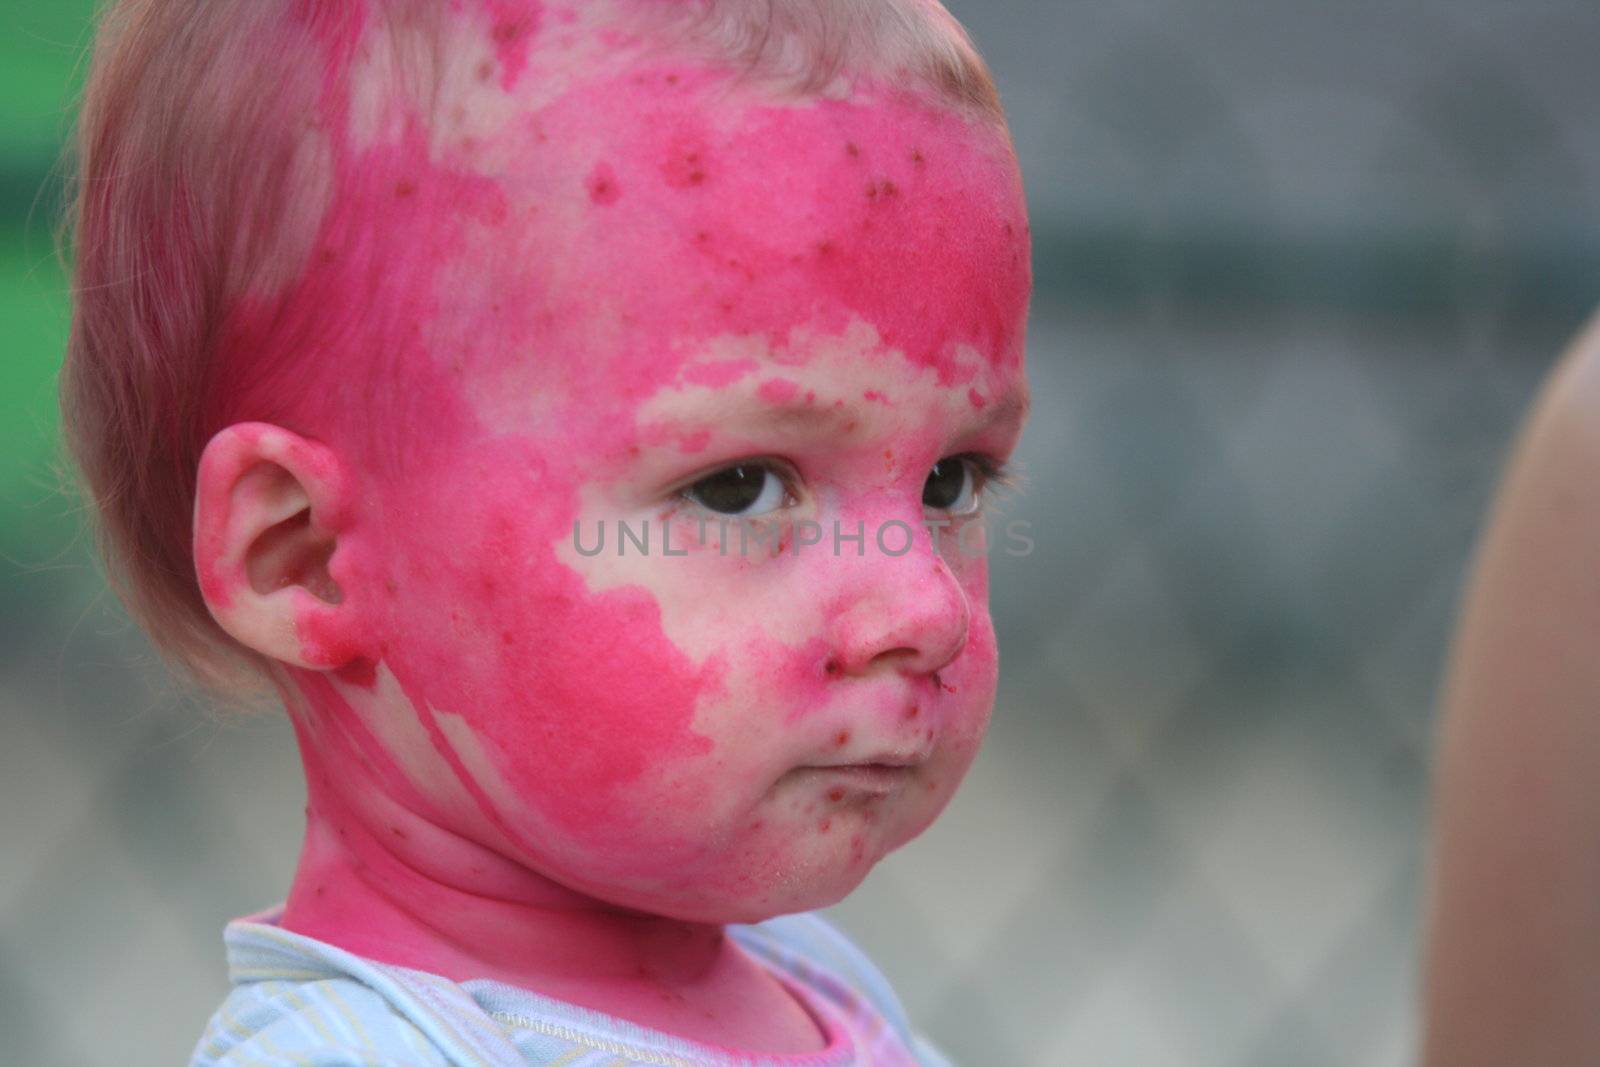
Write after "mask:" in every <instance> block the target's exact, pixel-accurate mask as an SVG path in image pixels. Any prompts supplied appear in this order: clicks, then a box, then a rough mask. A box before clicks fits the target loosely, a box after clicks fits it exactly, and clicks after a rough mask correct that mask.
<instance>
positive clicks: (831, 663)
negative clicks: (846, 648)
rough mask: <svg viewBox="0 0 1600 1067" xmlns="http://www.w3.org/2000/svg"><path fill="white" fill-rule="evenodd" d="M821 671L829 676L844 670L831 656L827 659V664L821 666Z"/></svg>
mask: <svg viewBox="0 0 1600 1067" xmlns="http://www.w3.org/2000/svg"><path fill="white" fill-rule="evenodd" d="M822 669H823V671H824V672H825V673H827V674H829V675H835V674H838V673H839V672H840V671H842V670H844V668H843V667H842V666H840V664H839V661H838V659H837V658H835V657H833V656H829V657H828V662H826V663H824V664H823V665H822Z"/></svg>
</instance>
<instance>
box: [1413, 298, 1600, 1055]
mask: <svg viewBox="0 0 1600 1067" xmlns="http://www.w3.org/2000/svg"><path fill="white" fill-rule="evenodd" d="M1596 766H1600V320H1591V321H1590V323H1589V325H1588V326H1587V327H1586V328H1585V329H1584V330H1583V331H1582V332H1581V333H1580V335H1579V336H1578V338H1577V339H1576V340H1575V341H1574V342H1573V343H1572V345H1571V346H1570V347H1569V349H1568V351H1567V352H1566V354H1565V355H1564V356H1563V357H1562V359H1561V360H1560V362H1559V363H1558V364H1557V365H1556V366H1555V368H1554V369H1553V370H1552V372H1551V373H1550V375H1549V376H1548V377H1547V379H1546V381H1545V384H1544V386H1543V388H1542V389H1541V391H1540V393H1539V397H1538V399H1537V401H1536V402H1535V403H1534V405H1533V409H1532V411H1531V413H1530V414H1529V416H1528V418H1527V420H1526V421H1525V423H1524V425H1523V427H1522V430H1521V432H1520V434H1519V435H1518V438H1517V443H1516V446H1515V448H1514V450H1513V452H1512V455H1511V459H1510V462H1509V464H1508V465H1507V467H1506V470H1505V473H1504V477H1503V479H1502V483H1501V486H1500V490H1499V493H1498V495H1497V498H1496V500H1495V504H1494V508H1493V511H1492V513H1491V516H1490V520H1489V523H1488V525H1487V527H1486V530H1485V533H1484V534H1483V537H1482V539H1481V541H1480V543H1479V546H1478V552H1477V557H1476V559H1475V560H1474V563H1473V567H1472V573H1471V575H1470V580H1469V581H1468V583H1467V585H1466V591H1465V595H1464V597H1463V599H1462V603H1461V613H1460V617H1459V619H1458V623H1457V629H1456V633H1455V638H1454V642H1453V644H1452V647H1451V652H1450V662H1449V665H1448V669H1447V670H1446V672H1445V684H1444V687H1443V692H1442V694H1441V699H1440V704H1439V735H1438V741H1437V746H1436V749H1435V752H1434V774H1435V781H1434V811H1433V839H1432V842H1431V847H1432V856H1431V863H1430V886H1429V900H1428V904H1429V907H1428V931H1427V941H1428V944H1427V952H1426V957H1427V958H1426V967H1425V970H1426V979H1427V981H1426V986H1427V989H1426V1009H1425V1010H1426V1016H1427V1027H1426V1029H1427V1040H1426V1050H1425V1059H1424V1062H1425V1063H1426V1064H1428V1067H1434V1065H1436V1064H1437V1065H1450V1067H1476V1065H1479V1064H1483V1065H1485V1067H1487V1065H1490V1064H1495V1065H1498V1064H1503V1063H1511V1062H1516V1063H1521V1064H1526V1065H1530V1067H1536V1065H1545V1064H1549V1065H1552V1067H1554V1065H1556V1064H1570V1063H1592V1062H1600V1013H1597V1012H1596V1010H1595V1008H1596V1006H1597V1005H1600V776H1597V775H1596V774H1595V773H1594V768H1595V767H1596Z"/></svg>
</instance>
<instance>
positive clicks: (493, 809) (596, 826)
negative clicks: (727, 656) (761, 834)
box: [373, 443, 721, 847]
mask: <svg viewBox="0 0 1600 1067" xmlns="http://www.w3.org/2000/svg"><path fill="white" fill-rule="evenodd" d="M539 454H540V452H539V451H536V450H535V449H534V448H532V447H531V446H529V445H527V444H516V443H503V444H498V445H495V446H493V447H490V448H483V449H478V450H476V451H475V452H474V453H473V455H472V457H471V463H470V465H471V466H472V467H473V468H474V470H473V471H472V473H471V474H470V476H467V472H465V471H462V470H460V469H453V470H441V471H438V472H435V473H434V475H433V476H424V477H422V478H421V479H419V488H417V489H413V490H411V491H410V492H409V493H408V494H407V497H406V499H405V501H404V502H403V505H404V506H401V507H396V508H394V509H393V511H394V514H393V516H392V519H391V522H390V525H391V527H392V528H394V529H396V530H397V531H399V532H397V534H396V535H395V537H394V541H393V543H392V545H391V546H390V547H391V550H390V551H389V552H388V553H387V554H386V557H385V562H386V567H387V568H388V569H387V570H386V571H385V573H383V574H381V575H377V576H375V577H376V579H377V581H376V582H374V583H373V585H374V587H375V588H378V589H382V590H384V591H385V594H384V597H383V600H382V603H381V605H380V607H379V611H378V613H377V614H378V620H377V625H378V628H379V629H380V631H381V634H382V637H381V643H380V648H381V649H382V654H383V657H384V659H385V660H386V662H387V663H388V665H389V667H390V669H391V670H392V671H393V673H394V675H395V677H396V678H397V679H398V681H399V682H400V684H401V686H402V687H403V688H404V690H405V693H406V695H407V697H408V698H409V699H410V701H411V702H412V704H413V705H414V706H415V708H416V711H417V714H418V715H419V717H420V718H421V719H422V720H423V722H424V724H425V725H429V728H430V730H431V732H432V734H433V737H434V740H435V743H436V744H438V745H439V746H440V747H441V748H442V749H444V750H446V754H447V758H450V759H451V760H452V764H453V765H454V766H455V767H456V769H457V773H458V776H460V777H462V778H463V779H470V780H472V781H475V782H476V783H477V785H476V787H475V788H477V789H479V790H480V791H481V792H480V794H479V797H478V799H479V802H480V805H481V806H482V807H483V808H484V809H485V812H486V813H487V814H489V815H490V816H491V817H492V818H493V819H494V820H495V821H497V822H499V823H500V828H501V829H502V830H503V831H505V832H506V833H507V834H508V835H509V836H511V837H512V839H513V840H518V841H527V840H528V839H529V832H530V831H533V830H541V831H547V830H550V829H555V830H557V831H559V832H561V833H564V834H565V835H567V836H568V837H571V838H582V839H584V840H585V841H586V843H587V844H589V845H591V846H595V845H610V846H614V847H623V846H626V845H627V844H629V843H630V842H631V841H632V840H633V839H634V836H635V835H637V834H638V833H639V832H640V825H639V824H638V822H637V821H636V820H638V819H639V817H640V816H641V815H644V814H646V812H644V811H641V807H640V805H639V804H637V803H625V802H622V798H624V797H628V796H630V795H631V793H632V792H633V791H635V790H637V789H638V788H640V785H641V783H642V782H644V781H645V779H646V775H647V772H648V771H649V770H650V769H651V768H652V766H653V765H655V764H657V763H660V762H668V763H671V762H676V761H682V760H691V759H695V758H699V757H703V756H704V755H705V754H706V753H707V752H708V750H709V749H710V748H711V742H710V741H709V740H708V739H707V738H706V737H704V736H702V735H700V734H699V733H697V732H696V731H695V730H694V729H693V724H692V720H693V716H694V709H695V707H696V705H697V703H698V702H699V701H700V700H701V698H702V696H704V695H705V694H707V693H714V692H716V691H718V689H719V688H720V685H721V680H720V679H721V669H720V665H719V664H718V663H717V662H716V661H715V660H714V659H713V660H708V661H706V662H705V663H703V664H699V663H696V662H695V661H692V660H691V659H690V658H689V657H688V656H686V655H685V654H684V653H683V652H682V651H681V650H680V649H679V648H678V647H677V646H676V645H674V644H673V643H672V642H671V641H670V640H668V638H667V637H666V635H665V633H664V632H663V629H662V623H661V618H660V614H659V611H658V609H657V607H656V602H655V599H654V598H653V597H652V596H650V595H649V594H648V593H646V592H644V591H641V590H639V589H637V588H636V587H635V588H617V589H610V590H603V591H598V592H595V591H591V590H589V589H588V588H586V586H585V585H584V583H583V582H582V580H581V579H580V577H579V576H578V575H577V574H575V573H574V572H573V571H572V570H570V569H569V568H567V567H565V566H563V565H561V564H560V562H559V561H558V559H557V546H558V545H560V544H561V543H562V542H563V540H564V539H565V538H568V537H570V532H571V524H572V519H573V515H574V512H575V506H576V499H577V498H576V493H575V492H574V487H573V486H571V485H570V484H563V482H562V480H561V478H560V476H559V475H558V474H554V473H552V472H551V471H550V470H549V469H548V467H547V466H546V465H545V464H543V463H541V461H540V460H539V458H538V456H539ZM441 716H452V717H455V718H458V719H459V720H460V721H461V723H462V725H463V726H464V727H465V729H464V730H455V731H451V730H447V729H445V728H443V727H441V726H440V717H441ZM452 733H454V734H455V735H458V736H465V735H466V734H470V735H472V736H473V737H475V738H476V739H477V742H476V743H477V744H478V746H479V747H480V748H481V755H479V756H477V757H475V759H476V760H480V761H482V762H484V763H487V765H488V769H489V770H490V771H492V772H493V773H492V776H491V775H486V774H484V773H483V770H484V769H483V768H481V767H479V768H477V769H475V768H474V767H473V766H472V765H471V764H472V761H469V760H468V759H467V758H465V757H464V756H463V754H462V753H461V752H460V751H459V748H460V746H459V745H453V744H452V742H451V735H452ZM486 779H487V780H486ZM502 792H505V793H509V794H510V795H509V796H505V795H499V794H501V793H502ZM525 816H527V817H531V818H532V819H533V820H534V823H535V825H533V826H527V825H520V824H517V822H516V820H518V819H521V818H523V817H525Z"/></svg>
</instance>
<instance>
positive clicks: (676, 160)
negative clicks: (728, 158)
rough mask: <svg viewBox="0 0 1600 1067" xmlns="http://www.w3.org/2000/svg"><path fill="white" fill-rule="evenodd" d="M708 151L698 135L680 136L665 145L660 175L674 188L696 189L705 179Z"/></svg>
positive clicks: (707, 168)
mask: <svg viewBox="0 0 1600 1067" xmlns="http://www.w3.org/2000/svg"><path fill="white" fill-rule="evenodd" d="M708 160H709V153H708V152H707V149H706V146H705V142H704V141H703V140H702V139H700V138H698V137H688V136H681V137H678V138H676V139H674V140H673V141H672V142H671V144H669V145H668V147H667V154H666V158H665V159H664V160H662V163H661V176H662V177H663V178H664V179H666V183H667V184H668V185H669V186H671V187H672V188H674V189H697V188H699V187H700V186H702V185H704V184H705V183H706V181H707V175H708V171H709V165H708Z"/></svg>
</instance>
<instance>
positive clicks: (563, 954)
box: [283, 701, 737, 995]
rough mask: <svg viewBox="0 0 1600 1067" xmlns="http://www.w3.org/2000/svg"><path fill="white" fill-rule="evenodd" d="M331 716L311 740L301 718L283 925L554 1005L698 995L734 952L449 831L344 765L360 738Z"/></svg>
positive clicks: (713, 936)
mask: <svg viewBox="0 0 1600 1067" xmlns="http://www.w3.org/2000/svg"><path fill="white" fill-rule="evenodd" d="M315 703H321V701H316V702H314V704H315ZM328 710H331V709H322V708H318V707H315V706H314V705H313V706H312V707H311V708H307V709H305V711H306V712H309V713H310V714H312V715H319V716H324V717H323V719H322V721H321V722H319V723H318V725H317V729H315V730H308V729H306V728H305V724H304V723H303V722H302V721H301V720H302V718H303V715H297V716H296V717H295V718H296V730H297V733H298V735H299V738H300V742H301V756H302V759H303V761H304V764H305V769H306V783H307V806H306V835H305V842H304V845H303V847H302V849H301V854H300V862H299V866H298V868H297V869H296V873H295V879H294V884H293V886H292V888H291V889H290V892H289V899H288V903H287V905H286V907H285V911H284V917H283V925H284V926H285V927H286V928H288V929H291V930H294V931H296V932H298V933H303V934H306V935H307V936H310V937H315V938H317V939H318V940H322V941H326V942H329V943H331V944H335V945H338V946H340V947H341V948H345V949H347V950H349V951H352V952H355V953H356V954H358V955H361V956H365V957H368V958H370V959H376V960H380V961H383V962H386V963H394V964H399V965H402V966H406V967H411V968H414V969H417V970H423V971H428V972H431V973H434V974H439V975H443V976H444V977H447V978H451V979H454V980H458V981H462V980H466V979H469V978H492V979H495V980H497V981H502V982H507V983H510V984H512V985H517V986H521V987H524V988H529V989H535V990H540V991H547V992H552V993H553V994H554V995H560V994H559V993H558V992H556V990H557V989H567V990H573V989H581V988H589V987H592V988H604V987H607V986H612V985H628V984H637V983H643V984H645V985H652V986H654V985H665V986H669V987H679V988H681V987H693V986H697V985H704V984H706V983H710V982H714V981H715V980H716V978H717V976H718V974H719V972H720V971H721V970H722V969H724V968H726V967H727V966H728V965H729V960H730V958H731V957H733V956H734V954H735V953H736V952H737V949H736V947H735V946H734V945H733V944H732V943H731V941H729V939H727V938H726V936H725V934H724V930H723V927H722V926H721V925H720V924H715V923H699V922H685V921H681V920H677V919H670V918H665V917H662V916H659V915H651V914H648V913H645V912H640V911H636V910H632V909H628V908H623V907H619V906H616V905H613V904H610V903H607V902H606V901H603V900H599V899H597V898H595V897H592V896H589V895H587V894H585V893H582V892H579V891H576V890H573V889H570V888H568V887H566V886H564V885H561V884H560V883H558V882H555V881H553V880H552V879H550V878H548V877H546V876H544V875H543V874H540V873H539V872H538V871H535V870H533V869H531V868H529V867H528V866H525V865H524V864H523V863H521V862H518V861H517V860H515V859H512V858H510V857H508V856H507V855H505V854H504V853H503V852H501V851H498V850H497V849H495V848H493V847H490V846H488V845H485V844H483V843H480V842H479V841H476V840H473V839H471V838H469V837H468V836H466V835H464V834H463V833H460V832H458V831H456V830H454V829H452V828H451V827H449V826H447V825H445V823H444V822H443V820H441V819H439V818H436V817H434V816H433V813H432V812H430V811H428V810H427V809H428V808H429V807H430V805H428V804H426V803H422V802H419V801H420V798H418V797H416V796H396V795H395V794H396V793H405V792H408V791H407V790H400V789H395V788H393V785H394V782H393V780H392V776H391V775H386V774H384V773H383V768H382V767H381V765H380V764H381V761H379V760H377V759H374V758H373V756H372V755H370V754H366V758H349V757H351V756H354V755H355V753H353V752H346V751H342V750H343V749H345V748H346V747H348V746H349V745H350V744H351V743H352V742H353V741H354V740H355V739H354V738H352V737H351V736H350V732H351V731H349V730H347V729H340V728H339V727H340V725H341V724H339V723H337V722H335V721H331V720H330V719H329V718H328V717H326V716H325V715H324V713H325V712H326V711H328ZM348 713H350V709H348V707H347V708H345V709H343V710H342V714H348ZM313 735H315V741H314V742H313V739H312V737H313ZM363 747H365V746H363ZM386 779H390V780H388V781H386Z"/></svg>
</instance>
